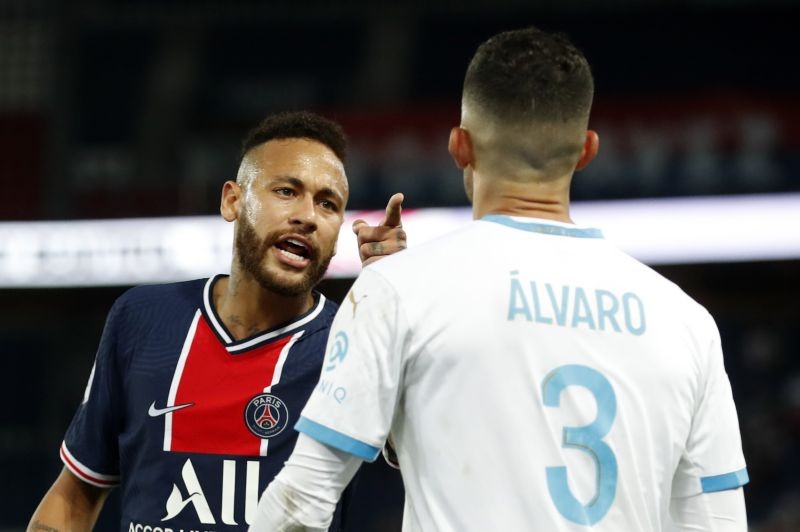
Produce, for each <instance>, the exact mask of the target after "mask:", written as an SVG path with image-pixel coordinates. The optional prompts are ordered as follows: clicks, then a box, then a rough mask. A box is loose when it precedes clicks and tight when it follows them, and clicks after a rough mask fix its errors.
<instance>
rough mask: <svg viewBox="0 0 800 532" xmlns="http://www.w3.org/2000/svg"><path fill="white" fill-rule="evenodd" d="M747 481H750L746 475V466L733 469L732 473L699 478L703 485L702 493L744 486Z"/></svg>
mask: <svg viewBox="0 0 800 532" xmlns="http://www.w3.org/2000/svg"><path fill="white" fill-rule="evenodd" d="M748 482H750V477H749V476H748V475H747V468H746V467H745V468H744V469H740V470H739V471H734V472H733V473H725V474H724V475H714V476H713V477H701V478H700V485H701V486H702V487H703V493H711V492H714V491H725V490H732V489H736V488H739V487H741V486H744V485H745V484H747V483H748Z"/></svg>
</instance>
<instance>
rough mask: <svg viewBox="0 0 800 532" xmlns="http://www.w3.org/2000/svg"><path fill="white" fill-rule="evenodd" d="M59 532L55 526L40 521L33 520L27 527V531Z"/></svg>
mask: <svg viewBox="0 0 800 532" xmlns="http://www.w3.org/2000/svg"><path fill="white" fill-rule="evenodd" d="M37 531H38V532H61V531H60V530H59V529H57V528H53V527H52V526H48V525H45V524H43V523H41V522H39V521H38V520H37V521H34V522H33V523H31V526H29V527H28V532H37Z"/></svg>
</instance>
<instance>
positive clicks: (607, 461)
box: [297, 215, 747, 532]
mask: <svg viewBox="0 0 800 532" xmlns="http://www.w3.org/2000/svg"><path fill="white" fill-rule="evenodd" d="M297 429H298V430H300V431H301V432H304V433H306V434H308V435H309V436H311V437H313V438H315V439H317V440H319V441H321V442H323V443H325V444H328V445H330V446H333V447H336V448H339V449H341V450H344V451H348V452H350V453H352V454H354V455H356V456H359V457H361V458H363V459H365V460H374V459H375V457H376V456H377V455H378V454H379V450H380V449H381V447H382V446H383V444H384V441H385V440H386V438H387V435H388V434H389V433H390V431H391V435H392V438H393V441H394V443H395V447H396V449H397V454H398V458H399V462H400V467H401V472H402V475H403V481H404V484H405V487H406V510H405V516H404V524H403V530H405V531H417V530H424V531H429V530H437V531H454V532H456V531H457V532H463V531H473V530H474V531H481V532H484V531H487V530H503V531H531V530H542V531H548V532H551V531H585V530H587V529H591V530H602V531H649V530H653V531H658V530H670V529H671V526H670V517H669V500H670V498H671V497H685V496H690V495H696V494H698V493H701V492H704V491H705V492H709V491H719V490H725V489H733V488H737V487H739V486H741V485H743V484H745V483H746V482H747V472H746V469H745V462H744V457H743V455H742V449H741V439H740V435H739V426H738V421H737V417H736V410H735V407H734V403H733V398H732V395H731V388H730V384H729V382H728V377H727V375H726V373H725V369H724V366H723V359H722V351H721V348H720V339H719V334H718V332H717V329H716V325H715V324H714V321H713V319H712V318H711V316H710V315H709V314H708V313H707V312H706V310H705V309H704V308H702V307H701V306H700V305H699V304H697V303H696V302H694V301H693V300H692V299H691V298H689V297H688V296H687V295H686V294H685V293H684V292H682V291H681V290H680V289H679V288H678V287H677V286H675V285H674V284H673V283H671V282H669V281H667V280H666V279H664V278H663V277H661V276H660V275H659V274H657V273H655V272H654V271H653V270H651V269H650V268H648V267H646V266H644V265H643V264H641V263H639V262H638V261H636V260H634V259H633V258H631V257H629V256H628V255H626V254H624V253H622V252H621V251H619V250H618V249H616V248H615V247H614V246H612V245H611V244H609V243H608V242H607V241H605V240H604V239H603V238H602V235H601V233H600V232H599V231H598V230H596V229H589V228H580V227H576V226H574V225H568V224H562V223H558V222H552V221H544V220H537V219H531V218H516V217H515V218H512V217H507V216H497V215H492V216H488V217H486V218H484V219H482V220H479V221H475V222H472V223H470V224H469V225H468V226H466V227H464V228H463V229H461V230H459V231H456V232H454V233H451V234H449V235H447V236H444V237H441V238H439V239H436V240H434V241H431V242H429V243H426V244H424V245H421V246H418V247H416V248H413V249H409V250H407V251H404V252H402V253H399V254H397V255H395V256H392V257H388V258H386V259H384V260H381V261H380V262H378V263H376V264H374V265H372V266H370V267H368V268H366V269H365V270H364V271H363V272H362V274H361V276H360V277H359V278H358V280H357V281H356V282H355V284H354V285H353V288H352V290H351V291H350V293H349V294H348V296H347V298H346V299H345V301H344V302H343V304H342V306H341V307H340V309H339V312H338V314H337V316H336V319H335V321H334V323H333V327H332V329H331V334H330V338H329V341H328V351H327V356H326V361H325V365H324V366H323V369H322V373H321V379H320V382H319V384H318V386H317V388H316V390H315V391H314V393H313V394H312V396H311V399H310V400H309V402H308V404H307V406H306V408H305V410H304V411H303V414H302V417H301V419H300V421H299V422H298V424H297Z"/></svg>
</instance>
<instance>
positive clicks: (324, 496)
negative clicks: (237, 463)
mask: <svg viewBox="0 0 800 532" xmlns="http://www.w3.org/2000/svg"><path fill="white" fill-rule="evenodd" d="M360 465H361V460H360V459H359V458H357V457H355V456H353V455H351V454H348V453H345V452H343V451H339V450H337V449H334V448H332V447H328V446H327V445H325V444H322V443H320V442H318V441H316V440H315V439H313V438H311V437H310V436H306V435H305V434H303V433H300V435H299V436H298V438H297V444H296V445H295V448H294V451H292V455H291V456H290V457H289V460H288V461H287V462H286V464H285V465H284V467H283V469H282V470H281V472H280V473H278V475H277V476H276V477H275V479H274V480H273V481H272V482H271V483H270V485H269V487H268V488H267V490H266V491H265V492H264V494H263V495H262V496H261V500H260V501H259V503H258V512H257V514H256V519H255V521H254V522H253V524H252V525H251V526H250V531H251V532H305V531H308V532H317V531H319V532H323V531H325V530H327V529H328V526H329V525H330V523H331V519H332V517H333V512H334V510H335V509H336V503H337V502H338V501H339V497H341V495H342V491H344V489H345V487H347V485H348V484H349V483H350V480H351V479H352V478H353V476H354V475H355V474H356V471H358V468H359V466H360Z"/></svg>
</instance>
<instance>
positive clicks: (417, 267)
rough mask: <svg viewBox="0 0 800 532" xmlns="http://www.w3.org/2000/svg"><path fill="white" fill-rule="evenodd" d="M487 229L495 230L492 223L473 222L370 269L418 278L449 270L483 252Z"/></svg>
mask: <svg viewBox="0 0 800 532" xmlns="http://www.w3.org/2000/svg"><path fill="white" fill-rule="evenodd" d="M487 230H488V231H490V230H491V228H490V227H488V224H484V223H481V222H480V221H472V222H470V223H468V224H466V225H464V226H463V227H460V228H458V229H456V230H454V231H449V232H447V233H444V234H442V235H440V236H437V237H434V238H432V239H430V240H428V241H426V242H423V243H421V244H418V245H415V246H413V247H410V248H408V249H405V250H403V251H401V252H399V253H395V254H394V255H390V256H388V257H385V258H383V259H381V260H379V261H377V262H375V263H374V264H371V265H369V266H368V267H367V268H366V269H374V271H375V272H377V273H379V274H381V275H382V276H384V277H387V278H394V277H396V276H408V277H418V276H419V275H420V274H421V273H426V274H430V273H433V272H435V271H437V270H443V269H449V268H451V264H452V263H453V261H456V260H461V259H460V257H463V256H464V255H471V254H474V253H478V252H479V250H480V249H482V246H480V245H479V242H480V241H481V240H483V239H485V238H487V237H488V234H487Z"/></svg>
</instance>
